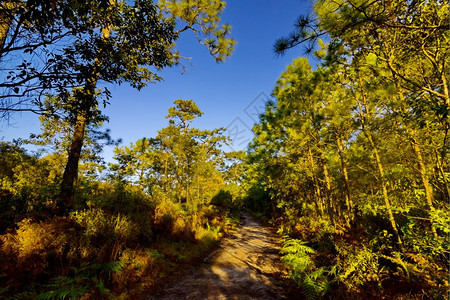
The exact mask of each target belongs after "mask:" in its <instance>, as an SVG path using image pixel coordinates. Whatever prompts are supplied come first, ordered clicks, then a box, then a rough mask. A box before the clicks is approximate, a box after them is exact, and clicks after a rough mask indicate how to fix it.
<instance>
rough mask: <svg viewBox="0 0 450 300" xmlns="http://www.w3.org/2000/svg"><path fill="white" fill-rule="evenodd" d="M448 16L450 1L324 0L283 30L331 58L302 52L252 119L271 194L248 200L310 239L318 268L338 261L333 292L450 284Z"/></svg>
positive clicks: (425, 290)
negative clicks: (310, 57) (288, 29)
mask: <svg viewBox="0 0 450 300" xmlns="http://www.w3.org/2000/svg"><path fill="white" fill-rule="evenodd" d="M446 26H447V27H448V3H446V2H443V1H437V2H436V1H435V2H428V1H413V2H405V1H388V2H384V1H369V2H367V1H337V2H336V1H335V2H330V1H315V3H314V16H311V17H301V18H300V19H299V20H298V22H297V24H296V28H295V30H294V32H293V33H292V34H291V35H290V36H288V37H286V38H282V39H280V40H279V41H277V43H276V50H277V51H278V53H283V52H284V51H286V50H287V49H289V48H292V47H295V46H297V45H300V44H302V45H304V46H305V45H306V48H307V50H309V51H312V50H314V49H317V51H315V52H314V54H315V55H316V57H317V58H319V59H321V64H320V65H318V66H317V67H316V68H315V69H313V68H312V67H311V66H310V65H309V62H308V60H307V59H306V58H297V59H294V61H293V62H292V64H291V65H289V66H288V67H287V68H286V71H285V72H284V73H283V74H282V75H281V76H280V78H279V80H278V81H277V83H276V86H275V88H274V90H273V96H274V99H275V100H274V101H272V102H269V103H268V104H267V106H266V111H265V113H264V114H263V115H261V118H260V122H259V123H258V124H256V125H255V126H254V128H253V131H254V133H255V138H254V140H253V141H252V143H251V145H250V152H249V157H248V163H249V164H250V166H249V168H248V170H247V174H246V179H247V184H249V185H250V186H251V188H250V189H248V190H249V191H251V192H252V193H255V191H258V192H259V193H260V194H263V193H265V194H266V197H249V198H248V201H249V202H250V204H249V207H250V206H252V207H267V208H270V209H266V210H268V211H269V212H270V214H271V217H272V218H273V222H274V224H276V225H277V226H278V227H279V229H280V232H281V233H283V234H288V235H289V236H290V237H291V238H302V239H304V240H306V241H308V244H309V245H311V247H312V248H314V249H315V251H316V253H315V254H313V255H311V258H308V259H310V260H311V263H315V264H316V265H317V267H316V268H315V269H316V270H320V269H321V268H322V267H328V268H331V269H330V270H333V272H330V273H327V274H326V277H327V278H328V279H327V280H329V281H330V282H332V285H333V289H331V290H330V291H329V293H330V294H329V295H330V296H331V297H344V298H349V297H350V298H351V297H366V296H367V295H368V294H370V295H378V296H382V295H383V296H386V295H387V297H393V298H395V297H399V298H402V297H403V298H405V297H406V298H415V297H416V298H420V297H432V298H433V297H437V298H445V289H446V287H447V286H448V281H447V280H446V279H444V277H445V276H443V274H444V273H445V272H448V260H447V259H446V258H444V257H446V256H448V243H449V237H448V230H447V228H448V209H449V206H448V201H447V200H448V196H449V190H448V186H449V182H448V178H447V177H446V176H447V173H448V172H447V171H446V170H448V167H449V165H448V158H449V151H448V147H446V144H448V129H449V127H448V122H447V121H448V120H447V121H444V120H445V119H446V118H447V116H448V107H449V106H448V105H449V96H448V82H449V79H448V72H447V71H448V68H449V66H448V59H445V58H444V57H445V56H446V55H447V54H448V49H449V48H450V46H449V40H448V32H447V31H448V30H447V29H446V28H447V27H446ZM320 37H324V38H323V40H320V39H319V38H320ZM325 41H327V42H325ZM316 42H317V44H316ZM317 46H318V47H319V48H320V50H318V48H317ZM431 53H433V54H432V55H431ZM445 70H447V71H445ZM444 212H445V213H444ZM444 224H445V225H444ZM289 246H292V247H293V246H294V245H293V244H292V245H291V244H289ZM288 249H290V251H291V250H292V251H294V248H288ZM300 250H301V249H300V248H299V249H298V251H299V253H302V252H301V251H300ZM284 261H285V263H286V264H287V265H289V266H291V267H295V268H298V269H299V270H303V269H302V268H307V266H309V265H310V264H309V262H308V260H307V258H306V257H305V256H304V255H303V256H302V255H298V261H297V262H298V264H296V263H295V260H294V259H293V258H292V259H290V260H288V261H286V259H285V260H284ZM425 262H426V263H425ZM426 264H431V265H433V266H434V270H431V269H427V268H426V267H425V265H426ZM305 270H306V269H305ZM311 272H312V271H311Z"/></svg>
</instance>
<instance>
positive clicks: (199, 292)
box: [143, 215, 299, 300]
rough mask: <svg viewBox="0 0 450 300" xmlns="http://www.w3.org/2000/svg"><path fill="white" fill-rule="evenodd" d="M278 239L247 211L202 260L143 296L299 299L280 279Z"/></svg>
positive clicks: (156, 297)
mask: <svg viewBox="0 0 450 300" xmlns="http://www.w3.org/2000/svg"><path fill="white" fill-rule="evenodd" d="M279 242H280V241H279V239H278V237H277V236H276V234H274V233H273V232H272V231H270V229H268V228H267V227H264V226H262V225H261V224H260V223H258V222H257V221H256V220H255V219H254V218H252V217H251V216H249V215H246V218H245V223H244V225H243V226H241V227H239V228H238V229H237V230H236V232H235V233H234V234H233V235H231V236H229V237H227V238H224V239H223V240H222V242H221V244H220V247H219V249H217V250H216V251H214V252H213V253H211V254H210V255H209V256H208V257H206V258H205V259H204V263H203V264H200V265H199V266H195V267H193V268H192V269H189V270H186V271H185V272H183V274H182V275H181V276H180V277H178V278H176V279H175V280H173V281H171V282H170V283H168V284H167V286H165V287H164V288H163V289H162V291H161V292H160V293H158V294H156V295H148V296H145V297H143V299H147V300H153V299H174V300H175V299H239V300H241V299H263V300H266V299H299V298H298V297H293V295H295V292H294V291H292V290H289V288H288V286H287V285H286V284H285V282H283V280H281V279H280V275H281V272H282V265H281V263H280V261H279V256H278V253H279V251H280V245H279ZM293 293H294V294H293ZM289 294H290V296H289ZM297 296H298V294H297Z"/></svg>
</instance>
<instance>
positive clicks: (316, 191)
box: [308, 148, 323, 215]
mask: <svg viewBox="0 0 450 300" xmlns="http://www.w3.org/2000/svg"><path fill="white" fill-rule="evenodd" d="M308 159H309V164H310V167H311V172H312V178H313V184H314V194H315V196H316V207H317V208H318V213H319V215H323V200H322V195H321V193H320V187H319V181H318V179H317V177H316V175H314V170H315V169H316V166H315V163H314V158H313V155H312V151H311V148H308Z"/></svg>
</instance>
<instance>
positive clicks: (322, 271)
mask: <svg viewBox="0 0 450 300" xmlns="http://www.w3.org/2000/svg"><path fill="white" fill-rule="evenodd" d="M280 253H281V254H282V255H283V256H282V258H281V261H282V263H283V264H284V265H285V266H287V267H288V268H289V269H290V274H289V276H288V277H289V278H291V279H293V280H295V281H296V282H297V284H298V286H299V287H301V289H302V291H303V294H304V296H305V297H306V299H308V300H310V299H311V300H312V299H318V298H320V297H322V296H324V295H325V294H326V293H327V292H328V290H329V282H328V280H327V273H328V272H327V270H326V268H324V267H321V268H316V266H315V265H314V262H313V260H312V259H311V256H310V255H311V254H314V253H315V251H314V249H312V248H311V247H309V246H306V243H305V242H303V241H300V240H296V239H289V238H285V242H284V243H283V249H282V250H281V252H280Z"/></svg>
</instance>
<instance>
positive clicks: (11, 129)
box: [0, 0, 310, 161]
mask: <svg viewBox="0 0 450 300" xmlns="http://www.w3.org/2000/svg"><path fill="white" fill-rule="evenodd" d="M226 2H227V7H226V9H225V12H224V14H223V15H222V21H223V22H224V23H229V24H231V25H232V37H233V38H234V39H235V40H237V45H236V48H235V51H234V53H233V54H232V56H231V57H229V58H228V59H227V60H226V61H225V62H224V63H222V64H217V63H215V62H214V60H213V58H212V57H211V56H210V55H209V53H208V51H207V49H206V48H205V47H203V46H201V45H200V44H198V42H197V41H196V39H195V37H194V36H193V35H192V34H191V33H188V34H185V35H183V36H182V37H181V38H180V39H179V41H178V43H177V49H178V50H179V51H180V52H181V54H182V55H183V56H187V57H192V59H191V61H190V62H189V61H185V62H184V64H185V66H186V67H188V70H187V71H185V72H184V73H182V68H181V67H173V68H170V69H165V70H163V71H162V72H161V75H162V77H163V78H164V82H160V83H157V84H151V85H149V86H147V87H146V88H144V89H142V90H141V91H137V90H134V89H132V88H131V87H128V86H127V85H122V86H109V89H110V90H111V92H112V96H113V98H112V100H111V105H110V106H108V107H107V108H106V109H105V110H104V112H105V114H106V115H108V116H109V118H110V122H109V123H107V124H105V127H106V128H110V129H111V134H112V136H113V138H119V137H120V138H122V139H123V144H122V145H129V143H130V142H135V141H136V140H138V139H140V138H142V137H153V136H155V135H156V132H157V130H159V129H161V128H162V127H165V126H166V125H167V119H165V115H167V110H168V109H169V107H171V106H173V101H174V100H176V99H192V100H194V101H195V102H196V103H197V105H198V107H199V108H200V109H201V110H202V111H203V112H204V115H203V116H202V117H201V118H200V119H198V120H197V121H196V122H195V123H194V124H193V126H195V127H198V128H202V129H213V128H218V127H228V128H229V131H228V133H229V134H230V135H232V136H234V137H235V138H237V139H238V140H237V141H235V142H234V144H233V145H232V148H233V149H234V150H243V149H245V142H246V141H247V140H248V139H249V138H250V137H251V136H250V132H249V130H248V128H251V127H252V125H253V124H254V123H255V121H256V119H257V118H256V114H257V112H258V110H260V109H261V107H262V101H263V100H264V99H265V98H266V97H265V95H267V96H270V94H271V92H272V89H273V87H274V85H275V82H276V80H277V79H278V77H279V76H280V74H281V73H282V72H283V71H284V70H285V68H286V66H287V65H288V64H290V63H291V62H292V60H293V59H294V58H295V57H298V56H302V55H303V53H302V50H301V49H300V48H298V49H293V50H291V51H288V52H287V54H286V55H285V56H284V57H276V56H275V54H274V53H273V44H274V42H275V40H276V39H278V38H280V37H282V36H284V35H286V34H288V33H289V32H290V31H292V29H293V24H294V22H295V20H296V18H297V17H298V16H299V15H300V14H304V13H307V12H308V11H309V6H310V2H309V1H307V0H283V1H279V0H260V1H255V0H228V1H226ZM261 93H262V94H261ZM255 99H256V100H255ZM230 124H231V125H230ZM30 133H39V121H38V119H37V117H36V116H35V115H33V114H25V113H23V114H21V115H15V116H14V120H13V122H12V125H9V126H8V125H6V124H5V123H2V125H1V126H0V139H3V140H5V141H10V140H12V139H14V138H27V137H28V136H29V134H30ZM103 155H104V157H105V158H106V160H107V161H109V160H111V157H112V148H107V149H105V150H104V154H103Z"/></svg>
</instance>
